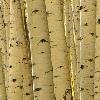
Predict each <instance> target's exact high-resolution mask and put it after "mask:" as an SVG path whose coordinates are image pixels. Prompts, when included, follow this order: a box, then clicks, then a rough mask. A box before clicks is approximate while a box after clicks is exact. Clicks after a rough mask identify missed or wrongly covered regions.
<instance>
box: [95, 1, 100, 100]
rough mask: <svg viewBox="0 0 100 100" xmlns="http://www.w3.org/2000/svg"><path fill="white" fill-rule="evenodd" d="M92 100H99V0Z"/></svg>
mask: <svg viewBox="0 0 100 100" xmlns="http://www.w3.org/2000/svg"><path fill="white" fill-rule="evenodd" d="M96 3H97V4H96V5H97V6H96V41H95V71H94V75H95V76H94V92H95V93H94V100H100V0H97V2H96Z"/></svg>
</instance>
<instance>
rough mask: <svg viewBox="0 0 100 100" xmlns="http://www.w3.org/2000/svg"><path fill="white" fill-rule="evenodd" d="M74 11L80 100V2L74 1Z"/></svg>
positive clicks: (77, 79)
mask: <svg viewBox="0 0 100 100" xmlns="http://www.w3.org/2000/svg"><path fill="white" fill-rule="evenodd" d="M72 7H73V8H72V10H73V25H74V26H73V31H74V40H75V41H74V42H75V49H76V59H77V71H76V85H77V89H76V91H77V96H78V97H77V98H76V99H75V100H77V99H79V94H80V92H79V91H80V85H79V84H80V81H79V79H80V75H79V71H80V40H81V37H80V11H79V8H80V0H72Z"/></svg>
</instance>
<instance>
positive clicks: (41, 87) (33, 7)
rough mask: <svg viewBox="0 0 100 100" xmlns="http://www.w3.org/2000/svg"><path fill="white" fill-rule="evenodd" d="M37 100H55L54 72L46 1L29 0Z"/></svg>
mask: <svg viewBox="0 0 100 100" xmlns="http://www.w3.org/2000/svg"><path fill="white" fill-rule="evenodd" d="M27 6H28V22H29V24H28V25H29V30H30V32H29V38H30V48H31V56H32V65H33V78H34V98H35V100H54V91H53V73H52V72H53V70H52V64H51V56H50V45H49V32H48V25H47V19H46V8H45V3H44V0H34V1H32V0H27Z"/></svg>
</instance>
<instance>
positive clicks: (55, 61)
mask: <svg viewBox="0 0 100 100" xmlns="http://www.w3.org/2000/svg"><path fill="white" fill-rule="evenodd" d="M45 4H46V10H47V19H48V27H49V34H50V43H51V60H52V65H53V81H54V93H55V99H56V100H65V99H68V100H71V82H70V70H69V65H68V62H67V60H68V58H67V57H68V56H67V45H66V39H65V31H64V21H63V0H45Z"/></svg>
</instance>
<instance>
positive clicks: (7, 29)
mask: <svg viewBox="0 0 100 100" xmlns="http://www.w3.org/2000/svg"><path fill="white" fill-rule="evenodd" d="M2 1H3V8H4V9H3V15H4V27H5V38H6V40H5V41H6V43H5V51H6V61H5V86H6V91H7V90H8V58H9V53H8V51H9V32H10V0H2Z"/></svg>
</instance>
